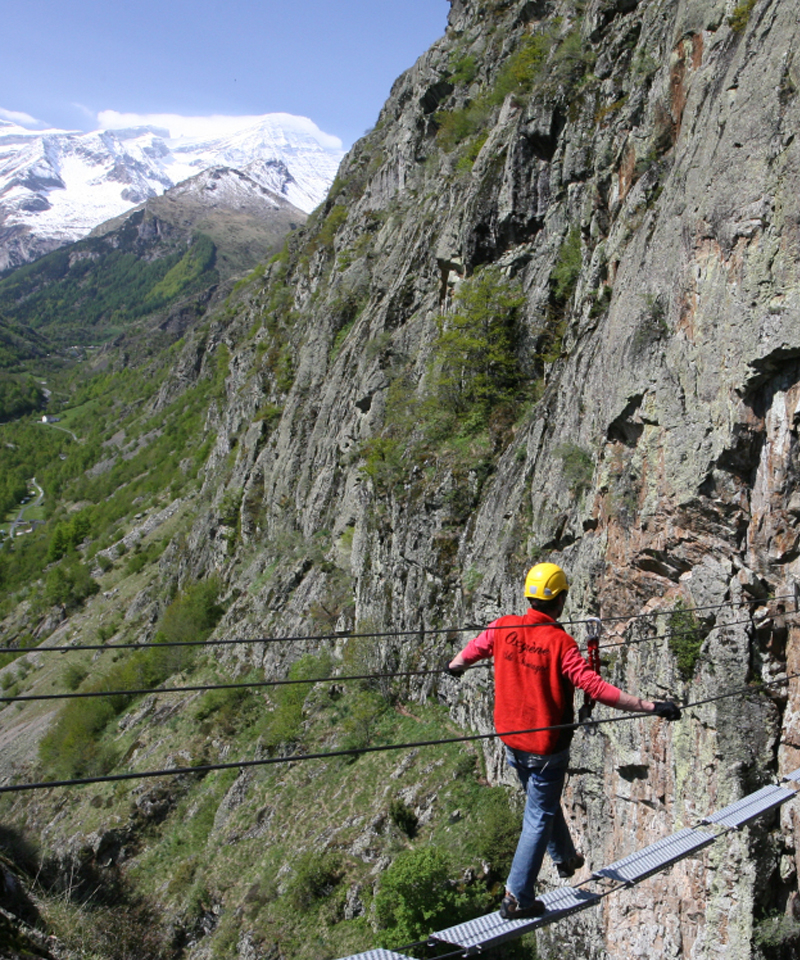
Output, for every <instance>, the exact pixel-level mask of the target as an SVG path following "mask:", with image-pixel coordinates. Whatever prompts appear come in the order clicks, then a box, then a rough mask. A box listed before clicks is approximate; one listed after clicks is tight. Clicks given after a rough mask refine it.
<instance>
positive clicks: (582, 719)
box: [578, 617, 603, 734]
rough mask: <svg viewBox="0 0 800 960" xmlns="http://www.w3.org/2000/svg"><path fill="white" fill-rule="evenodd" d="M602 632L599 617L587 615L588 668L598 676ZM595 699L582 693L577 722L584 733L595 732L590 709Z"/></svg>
mask: <svg viewBox="0 0 800 960" xmlns="http://www.w3.org/2000/svg"><path fill="white" fill-rule="evenodd" d="M602 632H603V622H602V620H601V619H600V618H599V617H589V619H588V620H587V621H586V636H587V648H588V649H587V656H586V659H587V660H588V662H589V669H590V670H594V672H595V673H596V674H597V675H598V676H600V634H601V633H602ZM594 704H595V701H594V700H593V699H592V698H591V697H590V696H589V694H588V693H586V691H584V694H583V706H582V707H581V708H580V709H579V710H578V723H580V724H581V725H582V726H583V729H584V730H585V731H586V733H589V734H595V733H597V724H596V723H594V722H593V721H592V710H593V708H594Z"/></svg>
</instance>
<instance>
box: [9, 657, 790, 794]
mask: <svg viewBox="0 0 800 960" xmlns="http://www.w3.org/2000/svg"><path fill="white" fill-rule="evenodd" d="M798 677H800V673H793V674H789V675H787V676H786V677H781V678H780V679H779V680H771V681H763V682H761V683H760V684H759V685H758V687H754V686H747V687H737V688H736V689H735V690H731V691H728V692H727V693H724V694H720V695H718V696H715V697H709V698H706V699H704V700H698V701H695V702H690V703H685V704H681V709H682V710H689V709H692V708H693V707H698V706H704V705H705V704H707V703H711V702H714V701H716V700H723V699H726V698H728V697H740V696H742V695H743V694H748V693H751V694H752V693H756V692H758V689H759V687H770V686H782V685H783V684H784V683H787V684H788V683H789V681H790V680H795V679H797V678H798ZM651 716H654V714H652V713H648V712H645V711H639V710H637V711H626V712H625V713H623V714H622V715H620V716H614V717H603V718H601V719H599V720H594V719H593V720H591V721H589V722H588V723H586V724H582V723H562V724H554V725H551V726H545V727H531V728H530V729H527V730H509V731H503V732H502V733H500V732H497V731H495V732H492V733H479V734H468V735H465V736H462V737H446V738H438V739H436V740H418V741H413V742H410V743H395V744H381V745H376V746H366V747H352V748H348V749H344V750H331V751H326V752H324V753H303V754H293V755H289V756H279V757H261V758H258V759H253V760H235V761H230V762H225V763H207V764H197V765H193V766H188V767H168V768H165V769H161V770H142V771H138V772H133V771H129V772H127V773H112V774H102V775H97V776H94V777H79V778H74V779H70V780H47V781H40V782H35V783H21V784H6V785H3V786H0V794H3V793H19V792H22V791H26V790H49V789H53V788H56V787H78V786H86V785H88V784H93V783H119V782H122V781H126V780H143V779H152V778H154V777H161V776H182V775H189V774H198V773H211V772H214V771H218V770H246V769H249V768H253V767H264V766H272V765H275V764H278V763H300V762H303V761H306V760H333V759H337V758H339V757H353V756H361V755H362V754H368V753H385V752H389V751H393V750H410V749H419V748H422V747H432V746H443V745H445V744H452V743H469V742H474V741H478V740H493V739H496V738H500V737H509V736H518V735H520V734H528V733H545V732H548V731H567V730H573V731H574V730H578V729H580V728H581V727H583V726H586V727H589V728H593V729H596V728H597V727H600V726H607V725H608V724H611V723H621V722H623V721H627V720H635V719H637V718H639V719H641V718H643V717H651Z"/></svg>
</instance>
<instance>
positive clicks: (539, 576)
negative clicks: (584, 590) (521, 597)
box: [525, 563, 569, 600]
mask: <svg viewBox="0 0 800 960" xmlns="http://www.w3.org/2000/svg"><path fill="white" fill-rule="evenodd" d="M567 590H569V584H568V583H567V575H566V574H565V573H564V571H563V570H562V569H561V567H559V566H556V564H554V563H537V564H536V566H535V567H531V568H530V570H529V571H528V576H527V577H525V596H526V597H532V598H533V599H534V600H554V599H555V598H556V597H557V596H558V595H559V593H565V592H566V591H567Z"/></svg>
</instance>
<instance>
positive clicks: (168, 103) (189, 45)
mask: <svg viewBox="0 0 800 960" xmlns="http://www.w3.org/2000/svg"><path fill="white" fill-rule="evenodd" d="M449 9H450V4H449V2H448V0H379V2H376V0H333V2H331V0H327V2H325V0H259V2H254V0H192V2H189V0H136V2H135V3H109V2H108V0H25V2H24V3H21V2H20V3H15V4H6V5H5V6H4V12H3V33H4V35H5V37H6V43H5V45H4V50H3V56H2V57H0V117H2V118H4V119H9V120H14V121H15V122H18V123H19V122H21V121H22V122H23V125H25V126H36V125H38V126H50V127H58V128H61V129H69V130H93V129H97V128H98V126H100V123H99V122H98V116H99V115H100V114H101V113H103V112H105V114H104V115H105V116H106V117H108V116H111V115H112V113H111V112H116V113H123V114H133V115H135V116H136V117H141V118H142V119H143V120H146V119H148V118H149V117H150V115H153V114H177V115H181V116H186V117H209V116H224V117H231V116H256V115H261V114H264V113H291V114H296V115H299V116H305V117H309V118H310V119H311V120H313V121H314V123H315V124H316V125H317V126H318V127H319V128H320V129H321V130H323V131H324V132H325V133H328V134H332V135H334V136H336V137H339V138H341V140H342V142H343V145H344V147H345V148H347V147H349V146H351V145H352V143H353V142H354V141H355V140H357V139H358V138H359V137H360V136H361V135H362V134H363V133H364V131H365V130H367V129H368V128H369V127H371V126H372V125H373V124H374V122H375V121H376V119H377V117H378V112H379V110H380V108H381V106H382V104H383V102H384V101H385V100H386V98H387V96H388V94H389V90H390V89H391V85H392V83H393V82H394V80H395V79H396V77H398V76H399V75H400V74H401V73H402V72H403V70H405V69H407V68H408V67H410V66H411V65H412V64H413V63H414V61H415V60H416V59H417V57H419V56H420V55H421V54H422V53H424V51H425V50H426V49H427V48H428V47H429V46H430V45H431V43H433V42H434V41H435V40H436V39H438V38H439V37H441V36H442V35H443V34H444V32H445V27H446V25H447V14H448V12H449ZM104 125H113V124H108V123H106V124H104Z"/></svg>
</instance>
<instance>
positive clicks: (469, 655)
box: [461, 620, 497, 667]
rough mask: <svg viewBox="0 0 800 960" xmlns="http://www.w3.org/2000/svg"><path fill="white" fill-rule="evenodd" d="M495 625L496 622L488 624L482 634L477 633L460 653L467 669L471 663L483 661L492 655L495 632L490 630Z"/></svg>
mask: <svg viewBox="0 0 800 960" xmlns="http://www.w3.org/2000/svg"><path fill="white" fill-rule="evenodd" d="M495 623H497V621H496V620H494V621H493V622H492V623H490V624H489V626H488V627H487V628H486V629H485V630H484V631H483V633H479V634H478V636H477V637H475V639H474V640H470V642H469V643H468V644H467V645H466V647H464V649H463V650H462V651H461V656H462V658H463V660H464V663H465V664H466V665H467V666H468V667H469V666H471V665H472V664H473V663H477V661H478V660H485V659H486V658H487V657H491V656H492V654H493V653H494V634H495V631H494V630H493V629H492V627H493V626H494V625H495Z"/></svg>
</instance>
